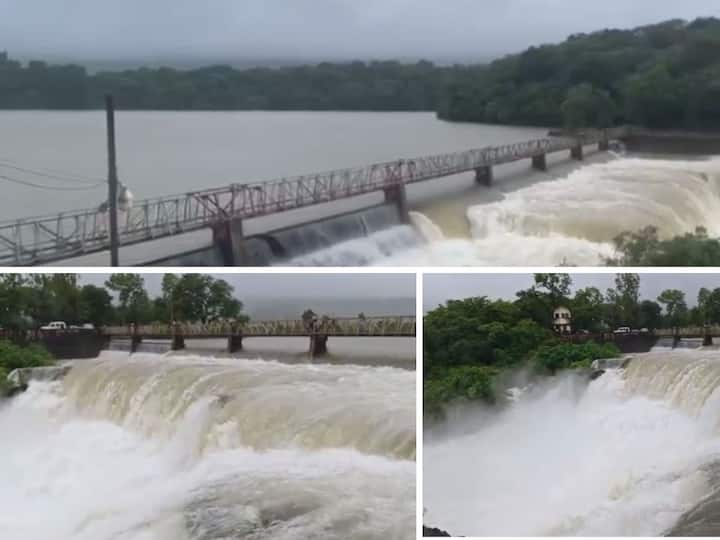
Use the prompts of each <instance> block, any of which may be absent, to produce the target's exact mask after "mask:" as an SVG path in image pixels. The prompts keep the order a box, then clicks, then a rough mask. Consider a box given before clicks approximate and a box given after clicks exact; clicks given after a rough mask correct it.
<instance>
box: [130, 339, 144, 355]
mask: <svg viewBox="0 0 720 540" xmlns="http://www.w3.org/2000/svg"><path fill="white" fill-rule="evenodd" d="M141 343H142V337H141V336H138V335H134V336H131V337H130V352H131V353H134V352H137V350H138V349H139V348H140V344H141Z"/></svg>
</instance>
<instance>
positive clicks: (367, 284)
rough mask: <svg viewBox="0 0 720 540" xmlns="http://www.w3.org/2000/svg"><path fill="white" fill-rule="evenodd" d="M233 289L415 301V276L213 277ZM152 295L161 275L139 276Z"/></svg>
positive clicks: (94, 277) (245, 293) (88, 279)
mask: <svg viewBox="0 0 720 540" xmlns="http://www.w3.org/2000/svg"><path fill="white" fill-rule="evenodd" d="M212 275H213V276H214V277H216V278H221V279H224V280H225V281H227V282H228V283H230V284H231V285H232V286H233V287H235V294H236V295H237V297H238V298H240V299H242V298H244V297H253V298H267V299H287V298H317V297H321V298H368V297H370V298H385V297H387V296H391V297H394V298H400V297H405V298H415V275H414V274H212ZM109 276H110V274H81V275H80V279H81V281H82V283H92V284H95V285H102V284H103V283H105V281H106V280H107V279H108V277H109ZM142 276H143V278H144V279H145V288H146V289H147V290H148V292H149V293H150V294H151V295H156V294H159V293H160V284H161V283H162V278H163V274H142Z"/></svg>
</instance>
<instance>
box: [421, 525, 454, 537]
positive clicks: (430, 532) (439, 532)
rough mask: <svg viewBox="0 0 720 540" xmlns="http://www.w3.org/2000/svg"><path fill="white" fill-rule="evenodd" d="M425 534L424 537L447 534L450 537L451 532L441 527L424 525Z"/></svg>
mask: <svg viewBox="0 0 720 540" xmlns="http://www.w3.org/2000/svg"><path fill="white" fill-rule="evenodd" d="M423 536H424V537H431V536H447V537H450V536H452V535H450V534H449V533H447V532H446V531H443V530H441V529H436V528H435V527H426V526H425V525H423Z"/></svg>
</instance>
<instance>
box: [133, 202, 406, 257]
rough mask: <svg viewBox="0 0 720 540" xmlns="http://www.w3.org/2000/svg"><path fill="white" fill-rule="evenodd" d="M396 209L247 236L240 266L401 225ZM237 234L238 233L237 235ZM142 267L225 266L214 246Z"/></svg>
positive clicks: (375, 209)
mask: <svg viewBox="0 0 720 540" xmlns="http://www.w3.org/2000/svg"><path fill="white" fill-rule="evenodd" d="M401 221H402V220H401V216H400V214H399V212H398V207H397V205H395V204H393V203H383V204H379V205H376V206H371V207H368V208H365V209H363V210H359V211H353V212H346V213H342V214H338V215H335V216H332V217H329V218H324V219H319V220H316V221H311V222H308V223H302V224H298V225H293V226H290V227H284V228H281V229H276V230H273V231H269V232H267V233H262V234H255V235H250V236H247V237H245V238H243V239H242V248H241V251H242V264H239V265H238V266H270V265H273V264H282V263H283V262H286V261H289V260H290V259H292V258H294V257H299V256H301V255H305V254H307V253H312V252H314V251H319V250H321V249H324V248H328V247H331V246H333V245H335V244H337V243H340V242H343V241H346V240H352V239H355V238H362V237H366V236H370V235H371V234H373V233H375V232H378V231H381V230H383V229H387V228H388V227H392V226H394V225H399V224H400V223H401ZM231 225H232V224H231ZM237 232H238V233H241V231H237ZM145 266H194V267H203V266H227V254H226V253H225V251H224V250H223V246H222V245H221V244H220V243H218V242H216V243H214V244H211V245H208V246H204V247H201V248H198V249H196V250H192V251H186V252H183V253H178V254H176V255H171V256H169V257H163V258H161V259H156V260H153V261H150V262H147V263H145Z"/></svg>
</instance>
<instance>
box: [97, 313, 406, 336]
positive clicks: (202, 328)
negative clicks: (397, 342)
mask: <svg viewBox="0 0 720 540" xmlns="http://www.w3.org/2000/svg"><path fill="white" fill-rule="evenodd" d="M102 333H103V334H104V335H106V336H110V337H117V338H123V337H124V338H131V337H133V336H137V337H141V338H147V339H172V338H173V337H176V336H182V337H184V338H185V339H212V338H222V337H229V336H241V337H294V336H312V335H322V336H335V337H414V336H415V317H412V316H387V317H367V318H357V317H355V318H321V319H318V320H317V321H314V322H313V321H304V320H300V319H298V320H285V321H250V322H247V323H242V324H240V323H234V322H210V323H175V324H150V325H137V326H134V325H128V326H110V327H105V328H103V329H102Z"/></svg>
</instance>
